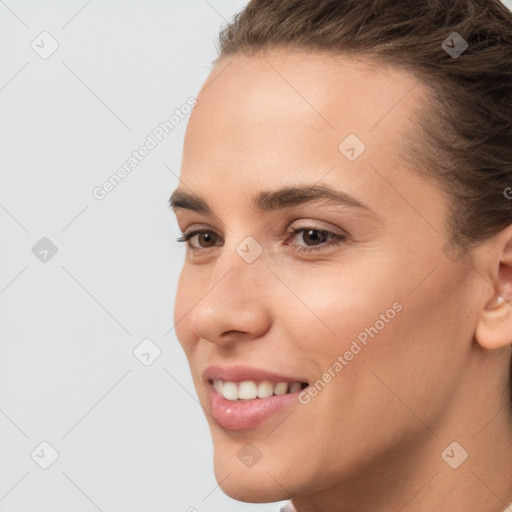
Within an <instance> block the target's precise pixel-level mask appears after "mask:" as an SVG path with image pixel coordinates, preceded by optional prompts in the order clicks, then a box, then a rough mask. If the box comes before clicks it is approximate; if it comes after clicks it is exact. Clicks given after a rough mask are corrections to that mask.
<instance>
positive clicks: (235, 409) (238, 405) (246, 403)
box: [208, 384, 300, 430]
mask: <svg viewBox="0 0 512 512" xmlns="http://www.w3.org/2000/svg"><path fill="white" fill-rule="evenodd" d="M299 393H300V391H297V392H295V393H287V394H286V395H281V396H275V395H273V396H269V397H268V398H255V399H254V400H236V401H235V400H228V399H227V398H224V397H223V396H222V395H220V394H219V393H217V391H216V390H215V389H214V388H213V386H212V385H211V384H210V386H209V389H208V398H209V401H210V408H211V415H212V416H213V418H214V420H215V421H216V422H217V423H218V424H219V425H220V426H221V427H222V428H225V429H227V430H248V429H251V428H254V427H257V426H258V425H261V424H262V423H263V422H264V421H266V420H267V419H268V418H270V417H272V416H274V414H277V413H278V412H280V411H282V410H283V409H284V408H285V407H287V406H289V405H291V404H292V403H293V402H295V401H296V400H297V397H298V395H299Z"/></svg>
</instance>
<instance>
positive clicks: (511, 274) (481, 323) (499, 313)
mask: <svg viewBox="0 0 512 512" xmlns="http://www.w3.org/2000/svg"><path fill="white" fill-rule="evenodd" d="M484 258H486V259H487V262H486V269H487V270H488V273H486V275H485V277H486V278H487V277H489V278H490V282H491V283H492V284H493V288H494V290H493V294H492V297H491V298H490V299H489V300H488V302H487V303H486V304H485V306H484V308H483V309H482V310H481V311H480V315H479V318H478V323H477V326H476V331H475V338H476V341H477V342H478V343H479V345H481V346H482V347H483V348H486V349H495V348H500V347H504V346H506V345H510V344H511V343H512V225H510V226H508V227H506V228H505V229H503V230H502V231H500V233H498V234H497V235H496V236H495V237H493V238H492V249H491V250H490V251H488V252H487V253H486V254H485V256H484Z"/></svg>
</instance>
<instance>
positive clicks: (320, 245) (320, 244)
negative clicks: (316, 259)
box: [290, 227, 347, 252]
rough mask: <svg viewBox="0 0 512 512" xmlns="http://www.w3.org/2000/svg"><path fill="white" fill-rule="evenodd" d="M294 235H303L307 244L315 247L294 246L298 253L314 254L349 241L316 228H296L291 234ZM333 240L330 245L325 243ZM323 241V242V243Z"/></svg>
mask: <svg viewBox="0 0 512 512" xmlns="http://www.w3.org/2000/svg"><path fill="white" fill-rule="evenodd" d="M290 233H291V234H292V235H298V234H299V233H301V234H302V238H303V240H304V241H305V242H308V241H309V242H311V241H312V242H313V246H308V245H305V246H302V245H299V246H293V247H294V249H293V250H295V251H298V252H313V251H320V250H322V249H325V248H326V247H332V246H338V245H341V244H342V243H344V242H345V241H346V239H347V237H346V236H344V235H341V234H337V233H333V232H332V231H327V230H325V229H317V228H314V227H303V228H294V229H292V230H291V232H290ZM326 238H327V239H331V241H330V243H325V239H326ZM322 240H323V241H322Z"/></svg>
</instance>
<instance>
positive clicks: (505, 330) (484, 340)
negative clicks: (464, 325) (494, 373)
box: [475, 293, 512, 349]
mask: <svg viewBox="0 0 512 512" xmlns="http://www.w3.org/2000/svg"><path fill="white" fill-rule="evenodd" d="M475 338H476V341H477V342H478V344H479V345H481V346H482V347H483V348H486V349H495V348H500V347H504V346H506V345H510V344H511V343H512V301H511V300H510V298H508V299H507V298H505V297H503V295H501V294H499V293H496V294H494V296H493V297H492V298H491V299H490V300H489V302H488V303H487V304H486V306H485V308H484V309H483V311H482V312H481V314H480V318H479V320H478V324H477V326H476V331H475Z"/></svg>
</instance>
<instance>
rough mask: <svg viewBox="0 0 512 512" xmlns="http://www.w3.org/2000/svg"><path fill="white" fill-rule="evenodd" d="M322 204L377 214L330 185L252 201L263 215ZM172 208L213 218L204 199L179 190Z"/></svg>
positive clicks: (281, 192)
mask: <svg viewBox="0 0 512 512" xmlns="http://www.w3.org/2000/svg"><path fill="white" fill-rule="evenodd" d="M320 201H321V202H323V203H325V204H329V205H335V206H340V205H342V206H350V207H352V208H357V209H361V210H366V211H368V212H369V213H372V214H373V215H375V212H374V211H373V210H372V209H371V208H370V207H369V206H367V205H365V204H363V203H362V202H361V201H358V200H357V199H356V198H355V197H352V196H351V195H349V194H347V193H346V192H343V191H341V190H336V189H334V188H332V187H330V186H328V185H298V186H293V187H284V188H281V189H278V190H268V191H261V192H259V193H258V194H257V195H256V196H255V197H254V198H253V199H252V202H251V205H252V206H253V208H256V210H258V211H260V212H269V211H274V210H282V209H284V208H289V207H292V206H298V205H302V204H306V203H310V202H320ZM169 206H170V207H171V208H172V209H173V210H177V209H184V210H191V211H194V212H197V213H202V214H205V215H213V211H212V209H211V208H210V207H209V206H208V203H207V202H206V201H205V200H204V199H203V198H202V197H200V196H198V195H195V194H190V193H187V192H185V191H183V190H180V189H176V190H175V191H174V192H173V193H172V194H171V197H170V198H169Z"/></svg>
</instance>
